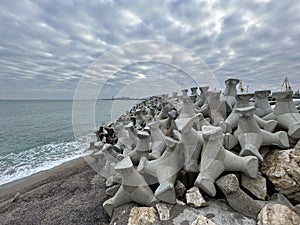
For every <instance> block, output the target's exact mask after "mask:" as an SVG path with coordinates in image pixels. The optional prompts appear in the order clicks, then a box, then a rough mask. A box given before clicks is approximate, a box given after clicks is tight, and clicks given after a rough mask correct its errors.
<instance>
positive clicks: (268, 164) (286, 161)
mask: <svg viewBox="0 0 300 225" xmlns="http://www.w3.org/2000/svg"><path fill="white" fill-rule="evenodd" d="M261 172H262V173H264V174H266V175H267V176H268V178H269V180H270V181H271V182H272V183H273V184H274V186H275V189H276V190H277V191H278V192H280V193H282V194H284V195H285V196H286V197H288V198H289V199H290V200H291V201H292V202H295V203H300V185H299V184H300V151H296V150H295V149H289V150H284V151H273V152H270V153H269V154H267V155H266V158H265V160H264V162H263V163H262V165H261Z"/></svg>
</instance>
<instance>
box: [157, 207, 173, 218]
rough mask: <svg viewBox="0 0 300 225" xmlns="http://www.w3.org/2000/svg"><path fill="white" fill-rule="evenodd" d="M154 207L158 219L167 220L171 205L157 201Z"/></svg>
mask: <svg viewBox="0 0 300 225" xmlns="http://www.w3.org/2000/svg"><path fill="white" fill-rule="evenodd" d="M156 209H157V212H158V215H159V219H160V220H162V221H165V220H169V219H170V214H171V213H170V211H171V207H170V206H168V205H167V204H165V203H157V204H156Z"/></svg>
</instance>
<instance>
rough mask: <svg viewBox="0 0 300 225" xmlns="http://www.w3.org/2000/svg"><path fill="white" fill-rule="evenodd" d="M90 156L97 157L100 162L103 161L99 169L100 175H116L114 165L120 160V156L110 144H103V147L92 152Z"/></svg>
mask: <svg viewBox="0 0 300 225" xmlns="http://www.w3.org/2000/svg"><path fill="white" fill-rule="evenodd" d="M92 157H93V158H95V159H97V161H98V163H100V164H104V163H105V164H104V166H103V167H102V169H101V171H100V173H101V175H102V176H104V177H111V176H115V175H116V171H115V169H114V167H115V164H116V163H118V162H119V161H120V157H119V153H117V152H116V151H115V150H114V149H113V146H112V145H111V144H104V146H103V148H102V149H101V150H100V151H98V152H97V153H95V154H93V155H92Z"/></svg>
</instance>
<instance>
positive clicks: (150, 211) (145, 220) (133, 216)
mask: <svg viewBox="0 0 300 225" xmlns="http://www.w3.org/2000/svg"><path fill="white" fill-rule="evenodd" d="M155 222H157V223H158V222H159V220H158V217H157V214H156V210H155V209H154V208H153V207H133V208H132V209H131V210H130V215H129V219H128V224H127V225H150V224H151V225H152V224H154V223H155Z"/></svg>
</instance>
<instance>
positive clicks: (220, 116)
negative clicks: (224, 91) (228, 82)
mask: <svg viewBox="0 0 300 225" xmlns="http://www.w3.org/2000/svg"><path fill="white" fill-rule="evenodd" d="M206 94H207V104H204V105H203V106H202V107H201V113H203V114H204V115H207V111H208V115H209V116H210V117H211V119H212V124H213V125H214V126H217V125H218V124H219V123H220V122H221V121H224V118H225V116H226V103H225V101H224V99H221V91H207V92H206Z"/></svg>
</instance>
